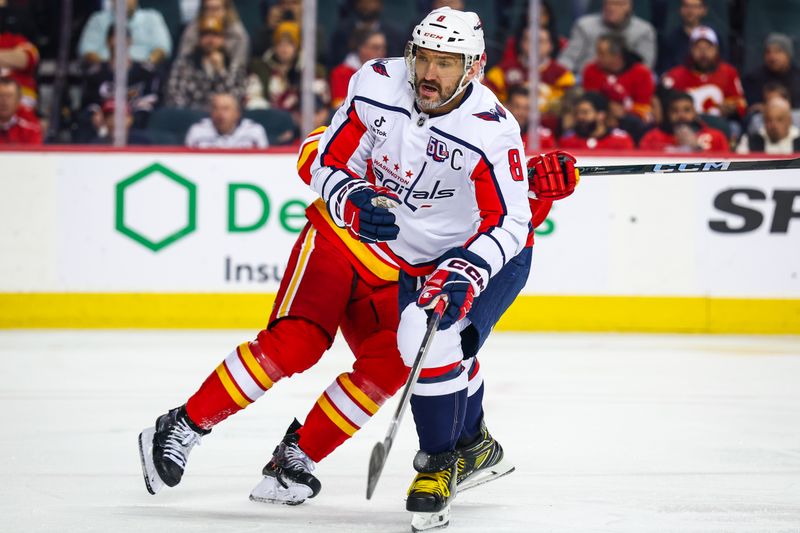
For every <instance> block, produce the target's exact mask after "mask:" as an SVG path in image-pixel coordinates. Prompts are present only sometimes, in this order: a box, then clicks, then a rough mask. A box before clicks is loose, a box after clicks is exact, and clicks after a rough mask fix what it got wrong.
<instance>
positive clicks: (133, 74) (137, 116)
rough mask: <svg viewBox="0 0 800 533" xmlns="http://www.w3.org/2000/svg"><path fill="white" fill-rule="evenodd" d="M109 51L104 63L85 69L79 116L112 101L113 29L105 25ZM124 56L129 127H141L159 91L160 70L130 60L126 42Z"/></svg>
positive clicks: (114, 45) (97, 111) (154, 104)
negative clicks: (131, 116) (129, 110)
mask: <svg viewBox="0 0 800 533" xmlns="http://www.w3.org/2000/svg"><path fill="white" fill-rule="evenodd" d="M106 47H107V48H108V50H109V54H110V55H109V59H108V61H101V62H100V63H95V64H92V65H90V66H89V68H88V72H87V74H86V76H85V77H84V78H83V86H82V88H81V111H82V114H83V115H87V114H90V115H91V114H99V113H101V109H100V108H101V106H102V105H103V102H105V101H106V100H113V99H114V60H115V57H116V53H117V46H116V33H115V27H114V26H113V25H112V26H109V27H108V33H107V35H106ZM126 55H127V57H128V91H127V94H128V104H129V105H130V107H131V109H132V112H133V126H134V127H135V128H144V127H145V126H146V125H147V119H148V117H149V116H150V113H151V112H152V111H153V109H154V108H155V106H156V105H157V103H158V99H159V92H160V91H161V76H162V73H161V70H160V69H159V68H158V67H156V66H154V65H153V64H152V63H149V62H147V63H141V62H139V61H134V60H133V59H132V58H131V54H130V40H128V47H127V51H126Z"/></svg>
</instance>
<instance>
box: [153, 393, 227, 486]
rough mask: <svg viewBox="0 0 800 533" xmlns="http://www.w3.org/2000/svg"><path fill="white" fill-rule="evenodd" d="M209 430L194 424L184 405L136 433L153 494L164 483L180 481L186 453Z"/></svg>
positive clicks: (174, 483) (169, 483) (198, 442)
mask: <svg viewBox="0 0 800 533" xmlns="http://www.w3.org/2000/svg"><path fill="white" fill-rule="evenodd" d="M210 432H211V430H210V429H209V430H204V429H202V428H200V427H198V426H196V425H195V424H194V422H192V421H191V420H190V419H189V417H188V416H187V415H186V406H183V405H182V406H180V407H176V408H175V409H172V410H171V411H169V412H168V413H167V414H165V415H161V416H159V417H158V419H157V420H156V425H155V426H154V427H149V428H146V429H144V430H143V431H142V432H141V433H140V434H139V458H140V459H141V461H142V473H143V474H144V484H145V485H146V486H147V491H148V492H149V493H150V494H156V493H157V492H158V491H160V490H161V489H162V488H163V487H164V485H167V486H168V487H174V486H175V485H177V484H178V483H180V482H181V478H182V477H183V471H184V469H185V468H186V461H187V460H188V458H189V453H190V452H191V451H192V448H194V446H195V444H200V438H201V437H202V436H203V435H207V434H209V433H210Z"/></svg>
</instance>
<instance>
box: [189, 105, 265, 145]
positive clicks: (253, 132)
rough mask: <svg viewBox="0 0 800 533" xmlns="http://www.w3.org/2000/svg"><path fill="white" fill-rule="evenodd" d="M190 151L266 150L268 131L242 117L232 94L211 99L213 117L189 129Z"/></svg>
mask: <svg viewBox="0 0 800 533" xmlns="http://www.w3.org/2000/svg"><path fill="white" fill-rule="evenodd" d="M186 146H188V147H190V148H267V147H268V146H269V143H268V142H267V132H266V131H264V127H263V126H262V125H261V124H258V123H256V122H253V121H252V120H250V119H248V118H245V119H243V118H242V109H241V107H240V106H239V101H238V100H237V99H236V98H235V97H234V96H233V95H231V94H224V93H221V94H215V95H213V96H212V97H211V118H204V119H202V120H201V121H200V122H198V123H196V124H194V125H193V126H192V127H191V128H189V132H188V133H187V134H186Z"/></svg>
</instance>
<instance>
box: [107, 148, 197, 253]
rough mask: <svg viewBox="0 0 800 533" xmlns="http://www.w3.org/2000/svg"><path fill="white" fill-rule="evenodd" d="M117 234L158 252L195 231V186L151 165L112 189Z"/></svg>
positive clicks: (155, 164)
mask: <svg viewBox="0 0 800 533" xmlns="http://www.w3.org/2000/svg"><path fill="white" fill-rule="evenodd" d="M115 196H116V224H115V227H116V229H117V231H119V232H120V233H122V234H123V235H125V236H127V237H129V238H130V239H132V240H134V241H135V242H138V243H139V244H141V245H142V246H144V247H145V248H148V249H150V250H152V251H153V252H158V251H159V250H163V249H164V248H166V247H167V246H169V245H170V244H172V243H174V242H175V241H177V240H179V239H182V238H183V237H185V236H187V235H189V234H190V233H192V232H193V231H194V230H195V229H196V228H197V186H196V185H195V184H194V183H192V182H191V181H189V180H187V179H186V178H184V177H183V176H181V175H179V174H177V173H175V172H173V171H172V170H170V169H168V168H167V167H165V166H164V165H162V164H160V163H153V164H152V165H150V166H149V167H147V168H144V169H142V170H140V171H139V172H137V173H136V174H133V175H132V176H129V177H127V178H125V179H124V180H122V181H120V182H119V183H117V186H116V194H115Z"/></svg>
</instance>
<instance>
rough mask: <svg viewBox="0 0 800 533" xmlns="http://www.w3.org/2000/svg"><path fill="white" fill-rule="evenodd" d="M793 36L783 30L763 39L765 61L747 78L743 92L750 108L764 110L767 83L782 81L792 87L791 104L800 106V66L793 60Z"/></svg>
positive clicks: (790, 89) (790, 88) (790, 91)
mask: <svg viewBox="0 0 800 533" xmlns="http://www.w3.org/2000/svg"><path fill="white" fill-rule="evenodd" d="M793 60H794V46H793V45H792V39H791V38H790V37H789V36H788V35H784V34H782V33H770V34H769V35H768V36H767V39H766V41H764V63H763V64H762V65H761V66H760V67H759V68H758V69H756V70H754V71H753V72H750V73H748V74H747V75H746V76H745V77H744V80H743V81H744V94H745V97H746V98H747V102H748V103H749V104H751V105H750V108H749V109H748V111H750V112H756V111H761V108H762V107H763V103H764V102H766V100H763V99H762V93H763V90H764V86H765V85H766V84H768V83H779V84H781V85H783V86H785V87H786V88H787V89H788V90H789V101H790V103H791V106H792V107H800V67H798V66H797V65H795V64H794V63H793Z"/></svg>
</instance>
